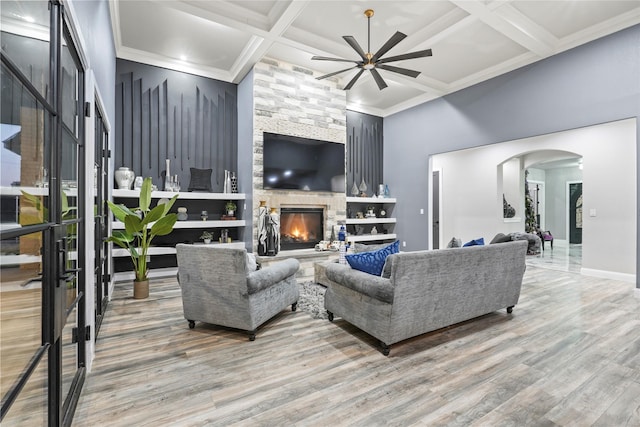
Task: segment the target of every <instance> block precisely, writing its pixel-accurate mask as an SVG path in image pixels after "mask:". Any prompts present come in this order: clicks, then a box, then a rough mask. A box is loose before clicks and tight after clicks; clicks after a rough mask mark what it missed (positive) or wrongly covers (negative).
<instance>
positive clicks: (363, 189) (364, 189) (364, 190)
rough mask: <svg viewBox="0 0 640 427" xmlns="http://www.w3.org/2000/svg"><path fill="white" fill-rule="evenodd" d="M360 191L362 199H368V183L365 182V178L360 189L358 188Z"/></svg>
mask: <svg viewBox="0 0 640 427" xmlns="http://www.w3.org/2000/svg"><path fill="white" fill-rule="evenodd" d="M358 189H359V190H360V197H367V183H366V182H364V178H362V182H361V183H360V187H358Z"/></svg>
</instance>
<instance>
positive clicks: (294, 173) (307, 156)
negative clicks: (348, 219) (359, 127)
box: [262, 132, 345, 193]
mask: <svg viewBox="0 0 640 427" xmlns="http://www.w3.org/2000/svg"><path fill="white" fill-rule="evenodd" d="M263 141H264V146H263V151H262V152H263V168H264V169H263V178H262V179H263V186H264V188H265V189H282V190H302V191H333V192H340V193H344V192H345V176H344V156H345V154H344V150H345V145H344V144H339V143H335V142H329V141H319V140H316V139H307V138H299V137H294V136H288V135H279V134H275V133H268V132H264V139H263Z"/></svg>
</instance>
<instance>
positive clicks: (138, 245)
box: [107, 178, 178, 281]
mask: <svg viewBox="0 0 640 427" xmlns="http://www.w3.org/2000/svg"><path fill="white" fill-rule="evenodd" d="M177 198H178V195H177V194H176V195H175V196H173V197H172V198H171V200H169V202H167V203H164V204H159V205H157V206H156V207H154V208H153V209H151V207H150V205H151V178H145V179H144V181H143V183H142V187H141V188H140V201H139V203H140V206H138V207H137V208H133V209H130V208H128V207H126V206H124V205H116V204H115V203H113V202H111V201H107V204H108V205H109V209H111V212H113V215H114V216H115V217H116V218H117V219H118V220H119V221H121V222H123V223H124V227H125V229H124V231H122V230H114V231H113V234H112V235H111V236H110V237H109V238H108V241H110V242H113V243H115V244H116V245H118V246H120V247H121V248H124V249H127V250H128V251H129V255H131V261H132V262H133V268H134V270H135V275H136V279H135V280H136V281H144V280H147V279H148V274H149V268H148V267H147V254H148V252H149V247H150V246H151V241H152V240H153V238H154V237H156V236H166V235H167V234H169V233H171V232H172V231H173V226H174V225H175V223H176V221H177V220H178V216H177V215H176V214H175V213H169V210H170V209H171V207H172V206H173V204H174V203H175V201H176V199H177Z"/></svg>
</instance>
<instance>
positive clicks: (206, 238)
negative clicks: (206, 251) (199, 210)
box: [200, 231, 213, 245]
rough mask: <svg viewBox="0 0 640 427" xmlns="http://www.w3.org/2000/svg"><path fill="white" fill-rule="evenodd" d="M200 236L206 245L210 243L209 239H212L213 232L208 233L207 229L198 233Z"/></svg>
mask: <svg viewBox="0 0 640 427" xmlns="http://www.w3.org/2000/svg"><path fill="white" fill-rule="evenodd" d="M200 238H201V239H202V240H203V241H204V244H205V245H208V244H209V243H211V239H213V234H211V233H209V232H208V231H203V232H202V234H201V235H200Z"/></svg>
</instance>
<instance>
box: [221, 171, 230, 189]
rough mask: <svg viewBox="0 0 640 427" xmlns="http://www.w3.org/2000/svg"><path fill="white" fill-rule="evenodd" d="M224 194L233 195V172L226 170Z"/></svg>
mask: <svg viewBox="0 0 640 427" xmlns="http://www.w3.org/2000/svg"><path fill="white" fill-rule="evenodd" d="M222 192H223V193H231V172H229V171H228V170H226V169H225V171H224V187H223V190H222Z"/></svg>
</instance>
